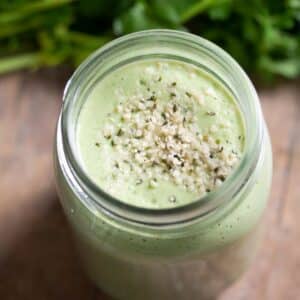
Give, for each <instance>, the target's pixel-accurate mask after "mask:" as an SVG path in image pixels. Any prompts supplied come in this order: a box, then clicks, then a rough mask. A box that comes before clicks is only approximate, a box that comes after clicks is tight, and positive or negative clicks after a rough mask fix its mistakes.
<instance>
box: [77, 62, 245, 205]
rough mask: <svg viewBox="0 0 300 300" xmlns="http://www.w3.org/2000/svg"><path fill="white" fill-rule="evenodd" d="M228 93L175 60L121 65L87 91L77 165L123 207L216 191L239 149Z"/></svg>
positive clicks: (239, 130)
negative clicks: (79, 160)
mask: <svg viewBox="0 0 300 300" xmlns="http://www.w3.org/2000/svg"><path fill="white" fill-rule="evenodd" d="M244 140H245V129H244V122H243V118H242V115H241V112H240V110H239V108H238V106H237V103H236V101H235V100H234V98H233V96H231V94H230V93H229V92H228V91H227V90H226V89H225V88H224V87H223V86H222V85H221V84H220V83H219V82H218V81H216V80H215V79H213V77H212V76H210V75H209V74H207V73H205V72H204V71H202V70H200V69H198V68H196V67H194V66H192V65H189V64H186V63H183V62H177V61H169V60H159V61H158V60H149V61H141V62H135V63H131V64H128V65H126V66H123V67H121V68H119V69H117V70H115V71H113V72H112V73H110V74H108V75H107V76H106V77H105V78H103V79H102V80H101V81H99V82H98V83H97V84H96V85H95V87H94V88H93V89H92V90H91V91H90V94H89V95H88V96H87V99H86V101H85V103H84V105H83V107H82V109H81V112H80V114H79V118H78V124H77V145H78V150H79V153H80V159H81V163H82V164H83V167H84V169H85V171H86V172H87V174H88V175H89V176H90V178H91V179H92V180H93V181H94V182H95V183H96V184H97V185H99V187H101V188H102V189H103V190H104V191H106V192H107V193H109V194H111V195H112V196H114V197H116V198H118V199H119V200H121V201H123V202H126V203H129V204H131V205H135V206H139V207H147V208H168V207H174V206H181V205H184V204H187V203H190V202H193V201H195V200H197V199H199V198H200V197H202V196H204V195H205V194H207V193H210V192H211V191H212V190H214V189H216V188H218V187H219V186H220V185H222V183H223V182H224V181H225V180H226V178H227V177H228V176H229V175H230V174H231V173H232V170H233V169H234V168H235V167H236V166H237V164H238V162H239V160H240V158H241V155H242V153H243V148H244Z"/></svg>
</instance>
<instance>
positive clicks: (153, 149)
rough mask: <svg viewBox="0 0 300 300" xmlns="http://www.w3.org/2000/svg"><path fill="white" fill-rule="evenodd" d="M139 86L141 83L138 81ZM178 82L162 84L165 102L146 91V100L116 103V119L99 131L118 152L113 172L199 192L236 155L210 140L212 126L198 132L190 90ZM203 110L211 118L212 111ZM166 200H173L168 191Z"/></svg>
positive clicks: (214, 182) (219, 178)
mask: <svg viewBox="0 0 300 300" xmlns="http://www.w3.org/2000/svg"><path fill="white" fill-rule="evenodd" d="M160 78H161V77H159V81H161V79H160ZM140 84H141V85H145V84H146V82H145V81H144V80H141V81H140ZM161 84H163V83H161ZM179 86H180V84H179V83H178V82H173V83H172V84H171V86H170V85H167V84H166V89H169V90H167V92H168V93H169V95H170V98H169V99H168V101H167V102H166V101H163V100H162V101H159V100H160V96H159V94H158V93H156V94H155V95H154V93H152V96H148V98H147V97H145V98H143V97H142V95H134V96H132V97H128V98H127V99H126V100H124V101H122V102H120V103H118V104H117V105H116V107H115V108H114V111H115V113H116V116H117V119H118V120H120V122H119V124H116V122H115V123H113V122H111V121H109V120H107V123H105V124H104V127H103V130H102V135H103V137H104V138H106V139H110V144H111V147H113V151H116V153H118V155H117V157H118V160H119V161H117V162H116V163H115V167H116V168H117V169H118V172H117V175H116V176H127V175H128V176H132V175H133V174H132V173H131V174H129V173H128V172H129V170H128V169H130V172H133V173H134V174H135V175H137V179H136V181H135V184H136V185H140V184H142V183H143V182H147V184H148V187H149V188H151V189H155V188H156V187H157V186H158V185H159V182H160V181H169V182H171V183H173V184H175V185H177V186H181V187H182V188H184V189H186V190H188V191H192V192H194V193H196V194H197V196H202V195H203V194H205V193H209V192H210V191H212V190H213V189H214V188H216V187H218V186H219V185H220V184H222V183H223V181H225V180H226V178H227V177H228V175H229V174H230V173H231V172H232V169H233V168H234V167H235V165H236V164H237V163H238V161H239V159H240V154H241V153H240V150H237V151H232V148H229V146H227V145H226V144H228V143H229V142H228V141H226V142H225V143H222V142H221V141H220V140H219V139H217V141H216V139H215V138H213V133H214V132H216V131H217V130H218V127H216V126H215V125H213V126H212V127H211V128H210V130H209V132H207V133H203V134H202V133H200V132H201V128H199V125H198V123H197V119H196V117H195V116H196V114H197V109H198V108H197V107H195V105H191V100H190V98H194V99H195V97H194V94H195V93H194V92H192V91H186V90H183V89H182V88H181V89H180V88H179ZM180 91H183V93H181V92H180ZM207 92H208V93H209V94H211V93H213V92H211V91H206V93H207ZM181 95H182V96H181ZM185 96H187V97H185ZM205 114H206V115H208V116H216V112H214V111H208V112H206V113H205ZM241 138H242V137H239V139H241ZM114 177H115V176H114ZM168 200H169V201H170V202H176V201H177V200H176V197H175V196H174V195H171V196H170V197H169V198H168Z"/></svg>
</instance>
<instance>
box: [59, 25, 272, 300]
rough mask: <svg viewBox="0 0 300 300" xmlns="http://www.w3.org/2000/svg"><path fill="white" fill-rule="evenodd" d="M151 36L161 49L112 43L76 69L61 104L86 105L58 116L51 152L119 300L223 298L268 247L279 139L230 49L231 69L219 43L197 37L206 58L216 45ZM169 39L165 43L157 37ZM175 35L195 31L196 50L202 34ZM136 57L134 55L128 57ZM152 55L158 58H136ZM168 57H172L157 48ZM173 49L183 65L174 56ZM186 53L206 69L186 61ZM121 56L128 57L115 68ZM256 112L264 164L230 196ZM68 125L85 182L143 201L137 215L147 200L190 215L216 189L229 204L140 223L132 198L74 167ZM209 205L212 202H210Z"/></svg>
mask: <svg viewBox="0 0 300 300" xmlns="http://www.w3.org/2000/svg"><path fill="white" fill-rule="evenodd" d="M149 34H150V33H148V34H146V33H143V32H142V33H139V34H136V35H140V36H141V37H143V36H144V35H147V36H148V35H149ZM152 34H153V35H154V37H153V41H152V40H151V41H152V42H153V45H152V42H151V43H150V44H148V43H146V42H145V44H144V43H143V44H142V46H141V47H140V48H135V46H136V45H137V46H138V45H139V43H138V42H137V41H136V40H132V41H130V43H128V45H127V46H126V47H127V48H128V49H127V48H126V49H125V50H126V51H125V50H124V47H120V48H116V49H117V50H116V51H117V54H116V53H115V52H114V51H113V49H114V48H113V47H116V46H112V49H111V50H110V51H111V53H110V56H109V55H108V56H104V59H103V58H101V55H107V53H109V51H107V50H105V51H104V50H103V53H102V52H101V53H100V52H99V53H100V54H97V55H99V56H100V58H101V59H97V58H98V57H97V55H95V56H93V57H91V58H90V59H89V63H90V64H91V65H89V64H88V66H89V68H87V69H86V68H79V70H78V71H77V73H76V74H75V76H74V77H73V78H72V80H71V81H70V84H69V85H68V88H67V92H66V94H65V95H66V96H65V102H64V103H65V104H64V105H69V107H72V106H73V107H76V105H78V103H79V104H80V105H78V107H79V109H78V110H75V109H74V110H69V113H70V115H71V116H73V118H70V120H72V122H70V124H71V125H68V123H67V121H68V117H69V115H68V114H67V113H66V111H65V110H63V113H62V117H61V119H60V120H59V123H58V130H57V140H56V148H55V157H54V158H55V170H56V183H57V187H58V192H59V195H60V199H61V202H62V205H63V207H64V211H65V213H66V216H67V218H68V219H69V221H70V224H71V225H72V227H73V229H74V233H75V235H76V241H77V245H78V249H79V252H80V256H81V259H82V261H83V266H84V268H85V269H86V271H87V273H88V274H89V276H90V278H91V279H92V280H93V281H94V282H95V283H96V284H97V286H99V287H100V288H101V289H103V290H104V291H105V292H106V293H108V294H109V295H111V296H112V297H113V298H114V299H117V300H141V299H143V300H156V299H163V300H173V299H176V300H194V299H195V300H196V299H197V300H198V299H205V300H211V299H216V296H217V295H218V293H219V292H220V291H221V290H223V289H224V288H225V287H226V286H228V285H229V284H230V283H232V282H233V281H234V280H236V279H237V278H238V277H239V276H240V275H241V274H242V273H243V272H244V271H245V270H246V269H247V267H248V265H249V264H250V262H251V261H252V260H253V258H254V255H255V253H256V250H257V247H258V245H259V243H258V241H259V237H260V232H261V226H259V225H260V223H261V222H260V220H261V216H262V214H263V211H264V209H265V207H266V202H267V197H268V193H269V189H270V183H271V175H272V153H271V145H270V140H269V136H268V133H267V129H266V127H265V125H264V120H263V117H262V115H260V114H259V110H253V109H252V110H251V109H250V108H251V107H252V106H253V105H252V104H253V103H254V104H255V105H254V106H255V107H256V106H258V107H259V103H256V102H257V98H256V97H255V96H253V95H252V93H253V91H252V86H251V83H250V82H249V80H248V79H247V78H244V77H243V76H242V74H241V73H242V72H241V70H240V69H238V68H237V67H236V66H235V65H234V64H233V62H231V61H230V59H229V58H228V57H227V56H226V57H225V56H224V57H223V58H222V59H223V60H224V61H225V62H227V64H228V66H230V68H228V69H226V70H225V71H224V68H223V67H221V64H220V66H219V64H217V63H216V62H217V61H219V58H220V56H222V55H224V54H221V53H219V52H218V51H219V50H218V51H217V50H216V49H214V48H215V46H213V45H208V44H206V43H204V42H203V41H202V42H201V41H198V43H199V45H202V43H203V44H204V46H203V47H202V48H201V49H204V50H203V53H206V51H207V49H208V48H211V50H210V52H209V54H210V56H209V57H206V56H204V55H203V53H202V52H201V51H200V50H199V51H197V55H196V54H195V51H194V50H193V49H194V48H193V49H190V48H187V49H185V48H184V49H183V48H181V47H179V46H178V39H175V41H174V44H171V42H170V40H169V39H167V37H169V35H170V36H172V34H171V32H169V33H163V32H160V31H159V32H157V34H156V33H155V32H153V33H152ZM173 34H175V33H173ZM164 35H166V37H165V39H166V40H165V41H166V43H162V44H160V43H159V42H158V40H160V39H162V38H163V36H164ZM176 35H179V36H181V37H182V40H181V43H183V42H185V41H186V39H187V38H188V37H189V38H190V39H192V41H190V42H189V43H190V44H191V47H192V46H193V47H195V44H194V43H195V41H196V40H197V39H198V38H197V37H194V36H190V35H189V34H187V33H176ZM148 39H149V36H148ZM148 39H146V41H149V40H148ZM175 42H176V43H175ZM119 43H120V44H121V45H122V41H120V42H119ZM168 47H169V48H170V49H169V48H168ZM165 48H168V49H167V50H164V49H165ZM174 49H175V50H176V53H175V50H174ZM123 50H124V51H123ZM163 50H164V51H165V52H164V51H163ZM130 51H132V52H130ZM215 51H216V52H215ZM131 53H132V57H133V59H131V62H130V63H127V62H128V57H129V56H130V55H129V54H131ZM149 53H150V54H151V55H152V56H151V59H150V58H149V59H144V60H139V58H140V57H144V56H145V55H147V54H149ZM160 53H164V54H163V56H162V57H164V58H159V59H158V58H157V57H158V56H155V55H154V54H160ZM193 53H194V54H193ZM216 53H217V54H216ZM171 54H174V55H173V59H174V60H171V59H167V58H168V57H170V56H171ZM175 54H176V55H177V56H179V58H178V59H176V57H175ZM110 57H112V61H110ZM174 57H175V58H174ZM196 58H197V59H196ZM189 59H193V60H196V61H197V62H199V66H200V65H202V67H196V65H197V64H196V63H194V64H188V63H187V61H190V60H189ZM114 60H117V61H118V63H119V62H122V63H123V62H126V63H127V64H124V65H122V66H120V65H118V66H117V63H115V62H114ZM132 61H135V62H132ZM93 64H94V65H93ZM105 64H108V65H110V67H109V68H105ZM119 64H120V63H119ZM92 66H93V68H92ZM203 66H205V67H203ZM222 66H223V65H222ZM107 70H109V71H107ZM206 70H211V71H212V72H211V73H213V72H214V75H212V74H211V73H210V72H209V71H206ZM96 71H97V72H96ZM105 71H106V73H105ZM216 74H217V75H216ZM89 75H90V77H89ZM97 76H101V78H98V77H97ZM219 77H220V78H222V79H224V82H226V86H227V84H228V86H229V87H230V89H229V88H227V87H225V85H223V84H222V80H219V79H218V78H219ZM240 77H242V80H241V81H239V80H238V79H239V78H240ZM232 78H234V80H232V81H231V79H232ZM79 79H80V80H79ZM92 83H93V84H92ZM78 85H79V86H78ZM77 87H80V88H81V89H80V88H79V89H78V90H77V89H76V88H77ZM84 88H85V89H84ZM231 89H232V91H233V92H232V93H231ZM74 90H76V91H77V93H72V92H73V91H74ZM241 91H242V92H241ZM233 94H234V95H236V96H235V97H234V96H233ZM244 95H245V99H243V97H244ZM236 99H238V100H239V101H236ZM251 101H252V102H251ZM66 103H67V104H66ZM237 103H239V104H237ZM245 104H249V105H245ZM250 104H251V105H250ZM245 107H246V108H247V109H248V108H249V110H247V109H244V108H245ZM240 108H243V109H240ZM78 111H79V113H78ZM241 111H243V112H245V111H247V113H249V115H245V114H244V113H242V112H241ZM73 112H74V115H76V116H75V117H74V115H73ZM64 114H65V115H64ZM255 114H257V115H258V119H259V122H261V123H259V124H255V123H254V124H253V128H252V129H253V130H254V131H255V130H257V132H259V136H260V137H261V144H259V143H258V144H257V148H259V149H258V150H259V151H258V152H257V153H259V154H258V155H257V157H258V159H257V163H256V165H255V166H254V167H253V169H251V170H250V173H251V174H248V177H247V180H245V181H244V180H243V181H242V182H239V181H238V180H235V181H232V182H234V183H236V185H235V186H237V187H238V188H239V189H238V191H237V192H236V193H235V194H234V196H232V197H231V196H230V197H226V196H225V195H226V194H225V192H224V194H223V193H222V192H223V191H224V190H225V188H224V187H225V186H226V185H224V182H226V181H227V180H228V181H227V183H230V182H229V180H230V176H231V175H232V173H233V172H234V170H236V168H238V167H239V166H243V164H242V163H240V161H241V160H242V159H243V158H242V157H243V155H244V156H245V158H246V160H242V161H243V162H244V161H246V163H245V164H249V161H251V160H250V157H248V156H247V155H248V153H249V152H250V151H249V148H248V147H249V143H248V141H249V139H247V135H248V133H249V132H250V131H249V129H251V126H252V123H251V122H250V121H251V120H252V118H253V119H254V120H256V119H255V118H254V116H253V115H255ZM248 117H250V118H248ZM61 120H64V121H65V123H63V122H61ZM249 120H250V121H249ZM260 124H262V126H258V125H260ZM63 125H65V126H70V127H69V129H70V131H72V133H75V134H74V135H70V136H72V141H71V142H72V143H73V142H74V145H75V147H74V149H76V151H75V152H76V157H75V159H76V161H77V160H78V162H79V163H80V165H81V166H82V167H83V169H84V171H85V173H86V174H87V175H88V177H89V178H90V179H91V180H92V181H93V182H94V183H96V185H97V186H99V187H100V188H101V189H102V190H104V191H105V192H106V193H108V194H110V195H112V196H114V197H115V198H117V199H118V200H120V201H121V202H123V203H126V204H129V206H130V208H131V209H132V206H135V210H134V211H137V210H138V209H137V208H136V207H139V208H141V207H142V208H148V209H151V211H153V210H154V211H155V212H156V213H157V212H167V213H169V212H173V211H174V210H176V209H177V211H179V212H180V213H182V212H186V210H185V209H186V208H187V207H188V206H187V204H190V203H192V202H195V201H198V200H199V198H201V197H204V196H206V195H211V196H213V195H214V194H210V193H212V192H213V191H215V190H218V189H219V191H220V194H221V195H224V199H221V200H223V202H222V204H221V205H219V206H218V207H217V208H214V209H212V210H209V209H207V210H205V212H206V213H203V214H201V216H199V217H197V218H195V219H193V220H191V218H189V216H187V220H184V221H178V222H177V220H175V222H174V223H172V224H171V225H170V224H167V225H166V224H165V223H163V222H162V223H161V224H160V223H159V221H160V215H159V214H157V215H156V216H157V220H156V221H158V222H157V223H155V224H153V223H150V222H147V221H145V222H139V221H136V220H135V219H134V218H132V216H131V215H129V213H128V211H129V209H128V210H125V209H124V205H123V206H121V205H119V206H118V209H116V208H115V207H113V208H111V210H110V209H107V207H110V206H109V205H106V204H107V201H111V198H109V197H107V195H104V194H102V193H97V191H92V192H93V193H92V192H91V190H92V189H91V188H90V186H89V185H88V184H86V182H85V181H88V180H87V179H86V177H85V176H82V175H83V174H82V172H81V170H80V171H78V170H75V168H73V169H72V168H70V166H72V160H71V159H70V157H69V152H68V151H66V150H67V147H66V143H64V141H65V139H66V138H67V136H66V134H64V131H63V128H64V126H63ZM256 126H257V128H256ZM246 133H247V134H246ZM74 136H75V138H74ZM253 136H254V135H253ZM248 137H249V135H248ZM73 139H74V140H73ZM258 140H259V139H258ZM255 141H256V140H255ZM247 150H248V151H247ZM251 155H252V153H250V156H251ZM253 155H254V154H253ZM253 157H255V156H253ZM243 167H244V168H246V167H247V165H244V166H243ZM238 173H239V174H241V173H240V170H239V171H238ZM75 175H76V176H75ZM238 178H239V177H238V176H236V178H235V179H238ZM222 188H224V189H222ZM231 188H232V186H231ZM95 194H97V195H95ZM212 198H213V199H215V198H214V197H212ZM206 199H209V197H208V198H202V200H206ZM104 200H105V201H106V202H105V201H104ZM200 201H201V200H200ZM200 201H199V203H198V204H203V207H205V208H208V207H209V203H208V202H209V200H208V201H207V202H204V203H201V202H200ZM104 204H105V205H106V206H105V205H104ZM172 208H175V209H174V210H172ZM120 211H121V212H122V214H119V212H120ZM132 211H133V209H132V210H130V212H132ZM139 211H142V212H141V213H139V216H140V217H141V218H142V217H144V216H145V217H146V216H147V214H146V213H145V212H144V211H145V210H139ZM147 211H149V210H147ZM127 215H128V218H127Z"/></svg>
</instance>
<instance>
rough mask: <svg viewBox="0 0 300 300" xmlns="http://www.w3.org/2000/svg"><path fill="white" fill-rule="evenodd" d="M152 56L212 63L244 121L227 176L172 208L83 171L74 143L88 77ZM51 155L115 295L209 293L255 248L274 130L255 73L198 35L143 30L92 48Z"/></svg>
mask: <svg viewBox="0 0 300 300" xmlns="http://www.w3.org/2000/svg"><path fill="white" fill-rule="evenodd" d="M153 58H155V59H167V60H173V61H174V60H175V61H179V62H185V63H188V64H191V65H193V66H196V67H197V68H200V69H202V70H203V71H204V72H207V73H209V74H210V75H211V76H213V77H214V78H215V80H217V81H218V82H219V83H220V84H221V85H222V86H223V87H224V88H226V89H227V91H228V92H229V93H230V94H231V95H232V96H233V97H234V99H235V100H236V102H237V105H238V107H239V109H240V111H241V113H242V115H243V118H244V122H245V148H244V153H243V156H242V158H241V161H240V163H239V164H238V166H237V167H236V168H235V170H234V171H233V173H232V174H231V175H230V176H229V177H228V179H227V180H226V181H225V182H224V183H223V184H222V185H221V186H220V188H218V189H216V190H215V191H212V192H211V193H208V194H206V195H205V196H203V197H202V198H200V199H198V200H197V201H195V202H193V203H190V204H186V205H184V206H181V207H174V208H168V209H154V208H142V207H136V206H133V205H130V204H127V203H124V202H121V201H120V200H119V199H116V198H114V197H112V196H111V195H109V194H107V193H106V192H105V191H103V190H102V189H101V187H99V186H97V185H95V183H94V182H93V181H92V180H91V179H90V178H89V177H88V175H87V174H86V172H85V170H84V169H83V167H82V164H81V162H80V159H79V154H78V147H77V144H76V125H77V120H78V116H79V114H80V110H81V108H82V106H83V104H84V102H85V101H86V99H87V95H88V94H89V93H90V92H91V91H92V90H93V88H94V86H95V85H96V84H97V83H99V81H101V80H103V78H105V76H107V75H108V74H110V73H111V72H114V71H115V70H116V69H118V68H120V67H121V66H124V65H126V64H129V63H132V62H137V61H142V60H147V59H153ZM54 161H55V174H56V184H57V190H58V193H59V196H60V200H61V203H62V206H63V208H64V211H65V214H66V216H67V218H68V220H69V222H70V224H71V226H72V228H73V231H74V234H75V241H76V244H77V248H78V250H79V254H80V255H79V256H80V258H81V261H82V265H83V267H84V269H85V270H86V272H87V274H88V275H89V277H90V278H91V280H92V281H93V282H94V283H95V284H96V285H97V286H98V287H100V288H101V289H102V290H103V291H105V292H106V293H107V294H109V295H111V296H112V297H113V298H114V299H118V300H141V299H143V300H157V299H163V300H169V299H170V300H171V299H176V300H184V299H186V300H193V299H197V300H198V299H212V298H214V297H216V295H217V294H218V293H219V292H220V291H221V290H223V289H224V288H225V287H226V286H228V285H229V284H231V283H232V282H233V281H234V280H236V279H237V278H238V277H239V276H241V274H243V272H244V271H245V270H246V269H247V267H248V266H249V264H250V263H251V262H252V261H253V258H254V257H255V253H256V250H257V248H258V245H259V240H260V236H261V228H262V226H261V224H262V222H261V220H262V215H263V212H264V210H265V207H266V203H267V198H268V194H269V190H270V183H271V177H272V153H271V145H270V139H269V135H268V132H267V129H266V125H265V121H264V118H263V115H262V111H261V107H260V103H259V99H258V96H257V94H256V91H255V89H254V87H253V85H252V83H251V81H250V80H249V78H248V77H247V75H246V74H245V73H244V71H243V70H242V69H241V68H240V66H239V65H238V64H237V63H236V62H235V61H234V60H233V59H232V58H231V57H230V56H229V55H228V54H227V53H226V52H224V51H223V50H222V49H220V48H219V47H218V46H216V45H214V44H213V43H211V42H209V41H207V40H205V39H203V38H200V37H198V36H195V35H192V34H189V33H185V32H178V31H170V30H151V31H143V32H138V33H134V34H130V35H127V36H124V37H122V38H119V39H116V40H114V41H113V42H110V43H108V44H107V45H106V46H104V47H102V48H101V49H99V50H98V51H96V52H95V53H94V54H92V55H91V56H90V57H88V58H87V59H86V60H85V61H84V62H83V63H82V64H81V65H80V66H79V68H78V69H77V70H76V71H75V73H74V74H73V76H72V77H71V79H70V80H69V81H68V83H67V86H66V88H65V92H64V96H63V105H62V111H61V114H60V117H59V120H58V125H57V135H56V143H55V151H54Z"/></svg>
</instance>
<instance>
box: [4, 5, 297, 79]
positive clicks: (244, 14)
mask: <svg viewBox="0 0 300 300" xmlns="http://www.w3.org/2000/svg"><path fill="white" fill-rule="evenodd" d="M153 28H171V29H178V30H186V31H190V32H193V33H195V34H198V35H201V36H203V37H205V38H207V39H209V40H211V41H213V42H215V43H216V44H218V45H220V46H221V47H223V48H224V49H225V50H227V51H228V52H229V53H230V54H231V55H232V56H233V57H234V58H235V59H236V60H237V61H238V62H239V63H240V64H241V65H242V66H243V67H244V68H245V69H246V70H247V71H248V72H249V73H251V74H254V75H256V76H258V77H259V78H261V79H264V80H268V79H272V78H273V77H276V76H278V75H279V76H283V77H286V78H296V77H298V76H299V75H300V0H247V1H246V0H109V1H107V0H1V1H0V73H6V72H9V71H13V70H18V69H23V68H31V69H32V68H39V67H44V66H55V65H60V64H63V63H69V64H71V65H73V66H76V65H78V64H79V63H80V62H81V61H82V60H83V59H84V58H85V57H86V56H87V55H89V54H90V53H91V52H92V51H94V50H95V49H97V48H99V47H100V46H101V45H103V44H105V43H106V42H108V41H110V40H112V39H114V38H115V37H117V36H120V35H123V34H127V33H130V32H134V31H138V30H145V29H153Z"/></svg>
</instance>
